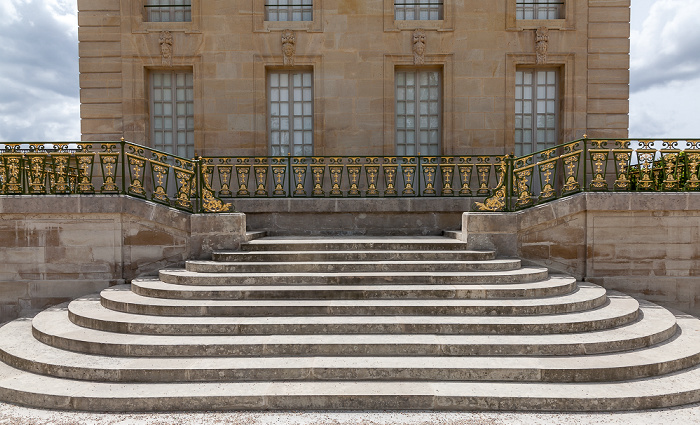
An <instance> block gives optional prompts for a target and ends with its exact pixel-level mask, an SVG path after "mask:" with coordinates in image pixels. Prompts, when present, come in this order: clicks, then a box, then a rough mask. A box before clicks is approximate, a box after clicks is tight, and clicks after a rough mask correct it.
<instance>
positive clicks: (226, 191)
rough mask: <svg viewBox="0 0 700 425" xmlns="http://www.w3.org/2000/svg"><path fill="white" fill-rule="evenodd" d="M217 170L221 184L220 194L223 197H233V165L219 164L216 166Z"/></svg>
mask: <svg viewBox="0 0 700 425" xmlns="http://www.w3.org/2000/svg"><path fill="white" fill-rule="evenodd" d="M216 171H217V173H218V174H219V184H220V185H221V189H220V190H219V196H220V197H222V198H230V197H232V196H233V192H231V175H232V174H233V166H232V165H222V164H219V165H217V166H216Z"/></svg>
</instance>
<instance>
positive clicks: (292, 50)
mask: <svg viewBox="0 0 700 425" xmlns="http://www.w3.org/2000/svg"><path fill="white" fill-rule="evenodd" d="M296 52H297V36H296V34H294V31H292V30H284V32H283V33H282V54H283V55H284V65H285V66H292V65H294V55H295V54H296Z"/></svg>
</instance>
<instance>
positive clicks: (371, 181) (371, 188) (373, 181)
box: [365, 156, 379, 196]
mask: <svg viewBox="0 0 700 425" xmlns="http://www.w3.org/2000/svg"><path fill="white" fill-rule="evenodd" d="M365 163H366V164H365V178H366V179H367V191H366V192H365V195H366V196H379V190H377V184H378V180H379V157H376V156H368V157H367V158H365Z"/></svg>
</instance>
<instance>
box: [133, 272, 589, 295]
mask: <svg viewBox="0 0 700 425" xmlns="http://www.w3.org/2000/svg"><path fill="white" fill-rule="evenodd" d="M575 289H576V279H574V278H573V277H568V276H563V275H551V276H550V277H549V279H547V280H541V281H538V282H533V283H516V284H496V285H280V286H274V285H270V286H265V285H252V286H244V285H239V286H199V285H198V286H187V285H173V284H170V283H165V282H163V281H161V280H159V279H156V278H141V279H134V280H133V281H132V282H131V290H132V291H133V292H134V293H136V294H138V295H143V296H145V297H155V298H172V299H197V300H202V299H206V300H215V299H218V300H233V299H241V300H245V299H258V300H260V299H405V298H413V299H417V298H421V299H445V298H446V299H452V298H454V299H465V298H468V299H489V298H490V299H493V298H532V297H546V296H555V295H563V294H567V293H569V292H572V291H574V290H575Z"/></svg>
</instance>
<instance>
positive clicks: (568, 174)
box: [561, 141, 583, 195]
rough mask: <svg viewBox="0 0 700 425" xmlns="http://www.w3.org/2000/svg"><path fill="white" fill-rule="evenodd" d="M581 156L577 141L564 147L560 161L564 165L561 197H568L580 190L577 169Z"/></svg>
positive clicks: (581, 151)
mask: <svg viewBox="0 0 700 425" xmlns="http://www.w3.org/2000/svg"><path fill="white" fill-rule="evenodd" d="M582 154H583V150H582V146H581V142H580V141H577V142H574V143H570V144H568V145H565V146H564V153H563V154H562V155H561V159H562V161H563V163H564V180H565V182H564V186H563V187H562V195H569V194H572V193H576V192H578V191H580V190H581V183H580V182H579V169H580V165H581V155H582Z"/></svg>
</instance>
